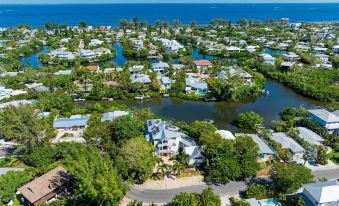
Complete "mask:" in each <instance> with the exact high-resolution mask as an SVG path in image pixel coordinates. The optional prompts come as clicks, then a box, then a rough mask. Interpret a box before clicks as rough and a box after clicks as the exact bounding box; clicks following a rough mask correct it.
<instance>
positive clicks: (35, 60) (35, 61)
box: [20, 47, 48, 68]
mask: <svg viewBox="0 0 339 206" xmlns="http://www.w3.org/2000/svg"><path fill="white" fill-rule="evenodd" d="M47 52H48V47H44V48H43V49H42V50H41V51H40V52H38V53H35V54H33V55H31V56H29V57H24V58H21V59H20V62H21V63H22V64H31V65H32V67H33V68H39V67H42V64H41V63H40V61H39V55H40V54H46V53H47Z"/></svg>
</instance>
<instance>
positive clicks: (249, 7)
mask: <svg viewBox="0 0 339 206" xmlns="http://www.w3.org/2000/svg"><path fill="white" fill-rule="evenodd" d="M7 2H11V0H7ZM50 2H51V1H50ZM154 2H157V1H154ZM135 16H137V17H139V19H146V20H147V21H148V22H150V23H154V22H155V21H156V20H157V19H160V20H168V21H170V22H172V21H173V20H174V19H179V20H180V21H181V22H182V23H184V24H189V23H190V22H191V21H192V20H195V21H196V22H197V23H198V24H208V23H209V22H210V21H211V20H212V19H215V18H225V19H229V20H231V21H232V22H236V21H237V20H238V19H239V18H251V19H259V20H263V19H267V18H274V19H280V18H284V17H286V18H289V19H290V21H291V22H296V21H317V22H320V21H338V20H339V3H319V4H279V3H271V4H253V3H248V4H213V3H206V4H68V5H66V4H61V5H43V4H40V5H0V27H12V26H18V25H19V24H21V23H23V24H30V25H32V26H33V27H38V26H44V25H45V23H46V22H53V23H67V24H68V25H78V23H79V21H81V20H85V21H87V22H88V23H89V24H90V25H97V26H99V25H119V20H120V19H124V18H125V19H132V18H133V17H135Z"/></svg>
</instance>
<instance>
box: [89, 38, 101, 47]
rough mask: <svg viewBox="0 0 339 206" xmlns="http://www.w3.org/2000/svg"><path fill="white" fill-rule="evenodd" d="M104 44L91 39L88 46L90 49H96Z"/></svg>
mask: <svg viewBox="0 0 339 206" xmlns="http://www.w3.org/2000/svg"><path fill="white" fill-rule="evenodd" d="M103 43H104V42H103V41H101V40H98V39H91V42H90V43H89V46H92V47H97V46H100V45H101V44H103Z"/></svg>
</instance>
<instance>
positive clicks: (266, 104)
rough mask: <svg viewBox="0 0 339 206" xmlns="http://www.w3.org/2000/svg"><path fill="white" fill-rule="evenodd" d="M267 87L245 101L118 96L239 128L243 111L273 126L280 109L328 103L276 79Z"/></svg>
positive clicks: (169, 114) (168, 113)
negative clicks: (239, 115)
mask: <svg viewBox="0 0 339 206" xmlns="http://www.w3.org/2000/svg"><path fill="white" fill-rule="evenodd" d="M265 89H267V90H269V91H270V94H269V95H268V96H261V97H257V98H253V99H249V100H246V101H242V102H194V101H189V100H182V99H178V98H154V99H148V100H144V101H141V102H140V101H139V102H138V101H135V100H132V99H129V100H118V101H117V102H118V103H121V104H124V105H126V106H127V107H129V108H136V109H147V108H149V109H150V110H151V111H152V112H154V113H155V114H157V115H159V116H162V117H166V118H171V119H176V120H182V121H186V122H189V123H190V122H193V121H195V120H203V119H212V120H214V121H215V122H214V123H215V124H216V125H217V127H218V128H220V129H227V130H230V131H232V132H236V131H237V128H236V127H235V126H234V124H233V121H234V120H235V118H236V117H237V115H238V114H239V113H241V112H246V111H254V112H257V113H258V114H260V115H262V116H263V117H264V120H265V122H264V124H265V126H268V127H271V126H272V121H273V120H277V119H279V113H280V112H282V111H284V110H285V109H287V108H289V107H304V108H306V109H311V108H317V107H324V106H326V105H325V104H324V103H322V102H318V101H314V100H311V99H309V98H306V97H303V96H301V95H298V94H297V93H295V92H294V91H292V90H291V89H289V88H286V87H284V86H282V85H281V84H279V83H278V82H276V81H274V80H270V79H268V80H267V82H266V85H265Z"/></svg>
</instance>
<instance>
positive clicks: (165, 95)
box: [162, 94, 170, 97]
mask: <svg viewBox="0 0 339 206" xmlns="http://www.w3.org/2000/svg"><path fill="white" fill-rule="evenodd" d="M162 96H164V97H169V96H170V95H169V94H163V95H162Z"/></svg>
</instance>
